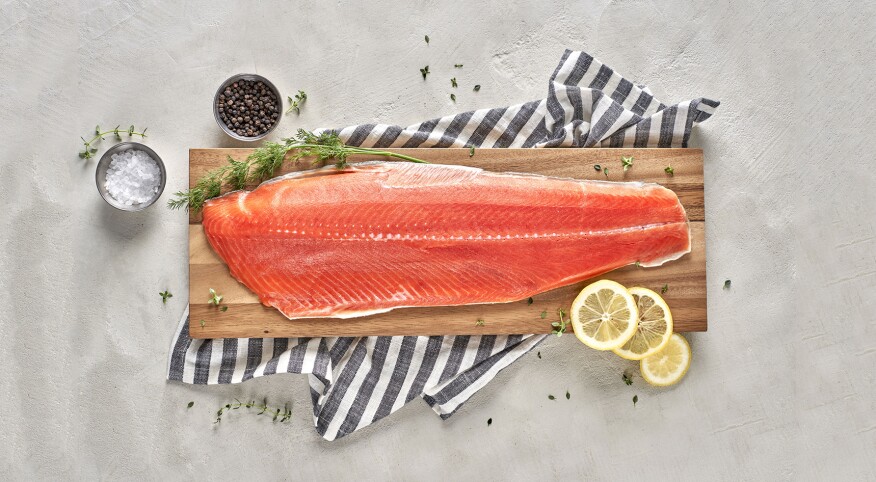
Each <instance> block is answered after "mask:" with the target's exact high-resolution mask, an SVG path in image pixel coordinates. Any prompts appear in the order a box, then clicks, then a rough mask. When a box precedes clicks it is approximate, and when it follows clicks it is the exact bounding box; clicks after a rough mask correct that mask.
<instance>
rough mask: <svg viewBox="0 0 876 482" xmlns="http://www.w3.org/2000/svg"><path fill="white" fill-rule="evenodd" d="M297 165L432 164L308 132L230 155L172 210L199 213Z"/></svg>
mask: <svg viewBox="0 0 876 482" xmlns="http://www.w3.org/2000/svg"><path fill="white" fill-rule="evenodd" d="M290 152H291V153H292V154H291V155H290V156H289V159H288V160H289V161H291V162H293V163H295V164H297V163H298V162H299V161H301V160H302V159H304V158H312V159H313V160H312V165H313V166H318V165H321V164H324V163H325V162H326V161H330V160H331V161H335V167H337V168H338V169H343V168H345V167H347V158H348V157H349V156H350V155H353V154H366V155H372V156H381V157H391V158H395V159H400V160H402V161H408V162H416V163H421V164H428V162H426V161H424V160H422V159H417V158H416V157H411V156H406V155H404V154H399V153H396V152H389V151H384V150H381V149H371V148H367V147H354V146H348V145H346V144H344V143H343V142H342V141H341V138H340V137H338V135H337V133H335V132H332V131H324V132H321V133H320V134H314V133H312V132H308V131H306V130H304V129H299V130H298V133H297V134H296V135H294V136H292V137H288V138H286V139H283V140H281V141H280V142H266V143H264V144H263V145H262V147H259V148H258V149H256V150H255V151H254V152H253V153H252V154H250V155H249V156H247V158H246V159H244V160H242V161H238V160H235V159H234V158H232V157H231V156H228V164H227V165H225V166H222V167H220V168H217V169H214V170H212V171H210V172H208V173H207V174H206V175H205V176H204V177H203V178H201V179H200V180H199V181H198V182H197V183H196V184H195V186H194V187H192V188H191V189H189V190H188V191H179V192H177V193H176V194H174V196H175V198H174V199H171V200H170V201H168V203H167V205H168V207H170V208H171V209H181V208H185V209H186V210H191V211H194V212H198V211H200V210H201V208H203V207H204V203H205V202H207V200H209V199H212V198H214V197H217V196H219V195H220V194H222V190H223V188H224V187H228V188H230V189H232V190H238V189H244V188H245V187H246V186H248V185H254V184H258V183H261V182H262V181H265V180H267V179H270V178H271V177H274V175H275V174H276V172H277V171H278V170H279V169H280V167H282V166H283V163H284V162H286V161H287V159H286V157H287V154H288V153H290Z"/></svg>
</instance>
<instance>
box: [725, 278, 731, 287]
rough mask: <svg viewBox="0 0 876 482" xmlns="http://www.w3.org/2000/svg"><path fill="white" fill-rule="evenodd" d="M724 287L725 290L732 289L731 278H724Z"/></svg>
mask: <svg viewBox="0 0 876 482" xmlns="http://www.w3.org/2000/svg"><path fill="white" fill-rule="evenodd" d="M724 289H725V290H729V289H730V280H729V279H725V280H724Z"/></svg>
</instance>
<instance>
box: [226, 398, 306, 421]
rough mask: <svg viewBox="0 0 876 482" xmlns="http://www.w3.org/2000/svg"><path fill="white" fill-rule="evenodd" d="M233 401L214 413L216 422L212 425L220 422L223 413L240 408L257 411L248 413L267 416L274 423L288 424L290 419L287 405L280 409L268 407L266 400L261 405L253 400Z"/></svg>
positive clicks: (290, 415)
mask: <svg viewBox="0 0 876 482" xmlns="http://www.w3.org/2000/svg"><path fill="white" fill-rule="evenodd" d="M234 400H235V402H234V403H226V404H225V405H224V406H222V407H221V408H219V410H217V411H216V421H215V422H213V423H219V422H221V421H222V415H223V414H224V413H225V412H228V411H231V410H239V409H240V408H247V409H255V410H258V412H250V413H254V414H255V415H267V416H269V417H272V418H273V421H274V422H280V423H284V422H288V421H289V419H291V418H292V409H291V408H289V404H288V403H287V404H286V405H284V406H283V408H282V409H280V408H277V407H271V406H269V405H268V399H267V398H266V399H265V400H264V402H263V403H261V404H258V403H256V401H255V400H250V401H248V402H241V401H240V400H238V399H236V398H235V399H234Z"/></svg>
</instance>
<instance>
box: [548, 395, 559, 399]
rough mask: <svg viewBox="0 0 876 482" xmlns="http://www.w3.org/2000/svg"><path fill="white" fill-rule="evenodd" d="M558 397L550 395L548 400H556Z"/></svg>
mask: <svg viewBox="0 0 876 482" xmlns="http://www.w3.org/2000/svg"><path fill="white" fill-rule="evenodd" d="M556 399H557V397H555V396H553V395H548V400H556Z"/></svg>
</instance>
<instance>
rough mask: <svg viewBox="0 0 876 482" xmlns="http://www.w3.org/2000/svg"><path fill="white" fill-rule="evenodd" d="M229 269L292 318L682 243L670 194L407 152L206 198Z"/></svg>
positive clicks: (515, 283) (511, 281) (434, 299)
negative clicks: (416, 157)
mask: <svg viewBox="0 0 876 482" xmlns="http://www.w3.org/2000/svg"><path fill="white" fill-rule="evenodd" d="M203 227H204V232H205V233H206V236H207V239H208V240H209V242H210V245H211V246H212V247H213V249H214V250H215V251H216V253H218V255H219V256H220V257H221V258H222V260H223V261H224V262H225V263H226V264H227V265H228V268H229V270H230V271H231V274H232V275H233V276H234V277H235V278H236V279H237V280H239V281H240V282H241V283H243V284H244V285H245V286H246V287H247V288H249V289H250V290H252V291H253V292H254V293H256V294H257V295H258V297H259V299H260V300H261V302H262V303H264V304H265V305H267V306H272V307H275V308H276V309H278V310H280V311H281V312H282V313H283V314H284V315H286V316H287V317H289V318H312V317H335V318H350V317H355V316H365V315H370V314H374V313H380V312H384V311H389V310H392V309H393V308H399V307H417V306H447V305H464V304H473V303H503V302H510V301H516V300H521V299H525V298H527V297H529V296H533V295H535V294H538V293H541V292H544V291H547V290H550V289H553V288H558V287H560V286H564V285H568V284H571V283H575V282H578V281H581V280H584V279H587V278H590V277H593V276H597V275H600V274H603V273H605V272H608V271H611V270H613V269H616V268H619V267H622V266H625V265H629V264H633V263H636V262H639V263H640V264H641V265H642V266H657V265H660V264H662V263H664V262H666V261H669V260H674V259H677V258H679V257H681V256H682V255H684V254H685V253H688V252H689V251H690V231H689V228H688V221H687V216H686V215H685V212H684V208H683V207H682V205H681V203H680V202H679V201H678V198H677V196H676V195H675V193H673V192H672V191H670V190H669V189H666V188H664V187H661V186H659V185H656V184H643V183H637V182H635V183H634V182H625V183H618V182H602V181H580V180H574V179H558V178H551V177H545V176H537V175H530V174H513V173H492V172H487V171H483V170H481V169H476V168H471V167H463V166H447V165H438V164H414V163H406V162H368V163H361V164H352V165H350V166H349V167H347V168H345V169H342V170H338V169H336V168H334V167H327V168H323V169H318V170H313V171H307V172H300V173H292V174H288V175H285V176H281V177H278V178H275V179H272V180H270V181H267V182H265V183H263V184H261V185H260V186H259V187H258V188H256V189H255V190H253V191H251V192H248V191H235V192H231V193H228V194H226V195H224V196H221V197H218V198H215V199H212V200H210V201H208V202H207V203H206V205H205V207H204V210H203Z"/></svg>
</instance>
